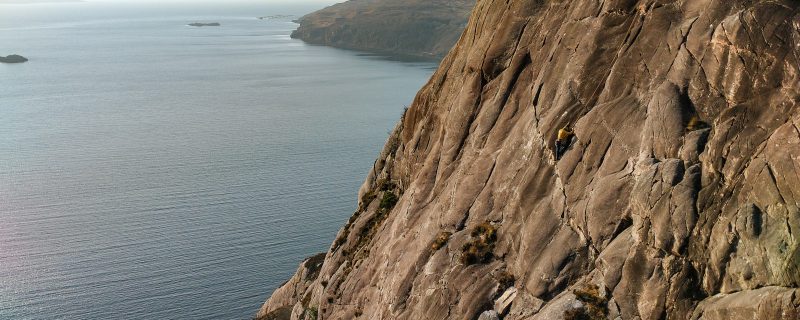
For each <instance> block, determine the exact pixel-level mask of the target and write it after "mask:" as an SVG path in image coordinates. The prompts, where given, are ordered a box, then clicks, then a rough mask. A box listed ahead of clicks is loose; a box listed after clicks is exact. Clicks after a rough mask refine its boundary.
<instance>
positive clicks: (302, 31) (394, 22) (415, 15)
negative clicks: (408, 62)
mask: <svg viewBox="0 0 800 320" xmlns="http://www.w3.org/2000/svg"><path fill="white" fill-rule="evenodd" d="M474 5H475V0H350V1H347V2H344V3H340V4H336V5H333V6H330V7H327V8H325V9H322V10H319V11H316V12H314V13H311V14H308V15H306V16H304V17H302V18H300V19H299V20H298V22H299V23H300V27H299V28H298V29H297V30H296V31H295V32H293V33H292V38H297V39H302V40H304V41H306V42H308V43H312V44H320V45H328V46H333V47H338V48H344V49H354V50H364V51H371V52H380V53H389V54H395V55H404V56H414V57H423V58H436V59H439V58H442V57H444V55H445V54H447V52H448V51H450V48H452V47H453V45H454V44H455V43H456V41H458V38H459V37H460V36H461V32H462V31H464V27H465V26H466V23H467V19H468V18H469V13H470V11H471V9H472V7H473V6H474Z"/></svg>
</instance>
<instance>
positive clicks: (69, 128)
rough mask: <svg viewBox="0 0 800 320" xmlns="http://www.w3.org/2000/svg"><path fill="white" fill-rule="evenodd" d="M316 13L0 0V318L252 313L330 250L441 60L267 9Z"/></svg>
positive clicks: (231, 315)
mask: <svg viewBox="0 0 800 320" xmlns="http://www.w3.org/2000/svg"><path fill="white" fill-rule="evenodd" d="M317 6H319V5H317ZM312 9H313V7H302V6H294V7H275V6H269V5H231V4H228V5H226V6H225V7H216V6H213V5H205V6H198V7H192V8H182V7H180V5H175V6H173V7H168V8H167V7H163V6H161V7H157V8H155V7H151V8H148V7H146V6H133V5H127V6H123V5H117V6H114V5H103V4H96V3H78V4H59V5H50V4H48V5H41V4H40V5H0V54H2V55H6V54H11V53H19V54H22V55H24V56H27V57H28V58H30V59H31V61H30V62H28V63H26V64H21V65H3V64H0V319H45V318H47V319H53V318H55V319H247V318H249V317H251V316H252V315H253V314H254V312H255V311H256V310H257V308H258V307H259V306H260V304H261V302H263V300H264V299H265V298H266V297H267V296H268V295H269V293H271V291H272V290H273V289H274V288H276V287H277V286H278V285H280V284H281V283H282V282H283V281H285V280H287V279H288V278H289V276H290V275H291V274H292V273H293V272H294V270H295V268H296V266H297V264H298V263H299V261H300V260H302V259H303V258H304V257H306V256H308V255H310V254H312V253H315V252H321V251H325V250H326V249H327V247H328V245H329V244H330V242H331V240H332V239H333V237H334V236H335V233H336V231H337V230H338V229H339V227H340V226H341V225H342V223H343V222H344V221H346V219H347V218H348V217H349V216H350V214H351V213H352V211H353V210H354V209H355V206H356V192H357V189H358V186H359V185H360V183H361V182H362V180H363V178H364V177H365V175H366V172H367V170H368V168H369V167H370V166H371V164H372V162H373V160H374V158H375V156H376V155H377V153H378V151H379V149H380V147H381V146H382V144H383V142H384V140H385V138H386V137H387V133H388V131H389V129H390V128H391V127H392V126H393V125H394V123H395V122H396V121H397V119H399V117H400V113H401V112H402V110H403V107H404V105H407V104H409V103H410V102H411V99H412V98H413V95H414V94H415V92H416V91H417V90H418V89H419V88H420V87H421V86H422V84H423V83H424V82H425V81H426V80H427V78H428V77H429V75H430V74H431V73H432V70H431V69H432V67H433V65H432V64H430V63H403V62H393V61H387V60H382V59H379V58H375V57H369V56H364V55H358V54H355V53H353V52H347V51H340V50H336V49H330V48H325V47H316V46H307V45H304V44H303V43H302V42H299V41H295V40H291V39H289V37H288V34H289V33H290V32H291V30H292V29H293V28H295V25H294V24H293V23H291V22H290V20H291V18H289V19H281V20H261V21H260V20H256V19H254V17H255V16H261V15H270V14H295V15H300V14H302V13H305V12H308V11H311V10H312ZM194 21H218V22H221V23H222V25H223V26H222V27H220V28H211V27H207V28H191V27H186V26H185V24H186V23H189V22H194Z"/></svg>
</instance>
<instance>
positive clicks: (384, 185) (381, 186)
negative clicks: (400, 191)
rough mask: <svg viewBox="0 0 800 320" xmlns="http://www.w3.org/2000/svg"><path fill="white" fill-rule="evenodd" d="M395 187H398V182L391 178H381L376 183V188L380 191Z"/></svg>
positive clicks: (390, 189)
mask: <svg viewBox="0 0 800 320" xmlns="http://www.w3.org/2000/svg"><path fill="white" fill-rule="evenodd" d="M395 188H397V184H395V183H394V182H393V181H392V180H389V179H380V180H378V182H376V183H375V189H376V190H378V191H392V190H394V189H395Z"/></svg>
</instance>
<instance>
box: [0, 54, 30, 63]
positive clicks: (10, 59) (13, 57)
mask: <svg viewBox="0 0 800 320" xmlns="http://www.w3.org/2000/svg"><path fill="white" fill-rule="evenodd" d="M27 61H28V58H25V57H23V56H21V55H18V54H12V55H10V56H7V57H3V56H0V62H2V63H23V62H27Z"/></svg>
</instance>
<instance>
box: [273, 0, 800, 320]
mask: <svg viewBox="0 0 800 320" xmlns="http://www.w3.org/2000/svg"><path fill="white" fill-rule="evenodd" d="M799 58H800V3H798V2H797V1H789V0H778V1H749V0H731V1H716V0H692V1H676V0H665V1H652V0H639V1H635V0H606V1H595V0H570V1H555V0H553V1H543V0H519V1H504V0H479V1H478V3H477V5H476V7H475V9H474V11H473V13H472V16H471V18H470V20H469V23H468V25H467V26H466V30H465V31H464V32H463V35H462V36H461V38H460V40H459V41H458V43H457V44H456V45H455V47H454V49H453V50H452V51H450V53H449V54H448V55H447V57H446V58H445V59H444V60H443V61H442V63H441V65H440V67H439V69H438V70H437V71H436V73H435V74H434V75H433V77H432V78H431V80H430V82H429V83H428V84H427V85H425V87H423V88H422V90H421V91H420V92H419V94H418V95H417V97H416V99H415V101H414V103H413V104H412V105H411V106H410V107H409V109H408V111H407V112H406V113H405V114H404V116H403V118H402V120H401V121H400V122H399V123H398V125H397V126H396V128H395V129H394V131H393V133H392V136H391V137H390V139H389V141H388V142H387V143H386V146H385V147H384V149H383V151H382V152H381V153H380V155H379V157H378V160H377V161H376V162H375V165H374V167H373V169H372V171H371V172H370V173H369V175H368V176H367V179H366V181H365V182H364V185H363V186H362V188H361V191H360V199H359V208H358V210H357V211H356V212H355V213H354V214H353V216H352V217H351V218H350V220H349V221H347V222H346V223H345V225H344V227H343V228H342V229H341V231H340V232H339V234H338V236H337V238H336V239H335V240H334V242H333V243H332V245H331V247H330V249H329V250H328V252H327V253H325V256H324V259H321V258H320V257H316V258H314V259H311V260H308V261H306V262H304V263H303V264H302V265H301V268H300V269H299V270H298V273H297V274H296V275H295V276H294V277H293V278H292V279H291V280H290V281H289V282H288V283H287V284H286V285H284V286H283V287H281V288H279V289H278V290H277V291H276V292H275V293H274V294H273V296H272V297H271V298H270V299H269V300H268V301H267V302H266V303H265V304H264V306H263V307H262V308H261V310H260V312H259V314H258V316H259V317H261V318H262V319H289V318H291V319H470V320H472V319H476V318H479V317H481V319H498V318H502V319H606V318H608V319H667V318H668V319H719V320H723V319H726V320H727V319H798V318H800V309H799V308H800V290H798V285H800V246H798V244H800V232H798V230H800V209H799V208H798V201H800V169H799V168H800V129H798V128H800V109H799V106H798V104H799V103H800V79H799V78H798V77H800V64H799V63H798V59H799ZM567 127H571V128H572V131H573V132H574V136H573V137H572V139H571V140H569V141H568V148H567V150H566V151H565V153H564V155H563V157H561V159H560V160H556V157H555V156H554V144H555V139H556V133H557V132H558V130H559V129H561V128H567Z"/></svg>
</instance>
